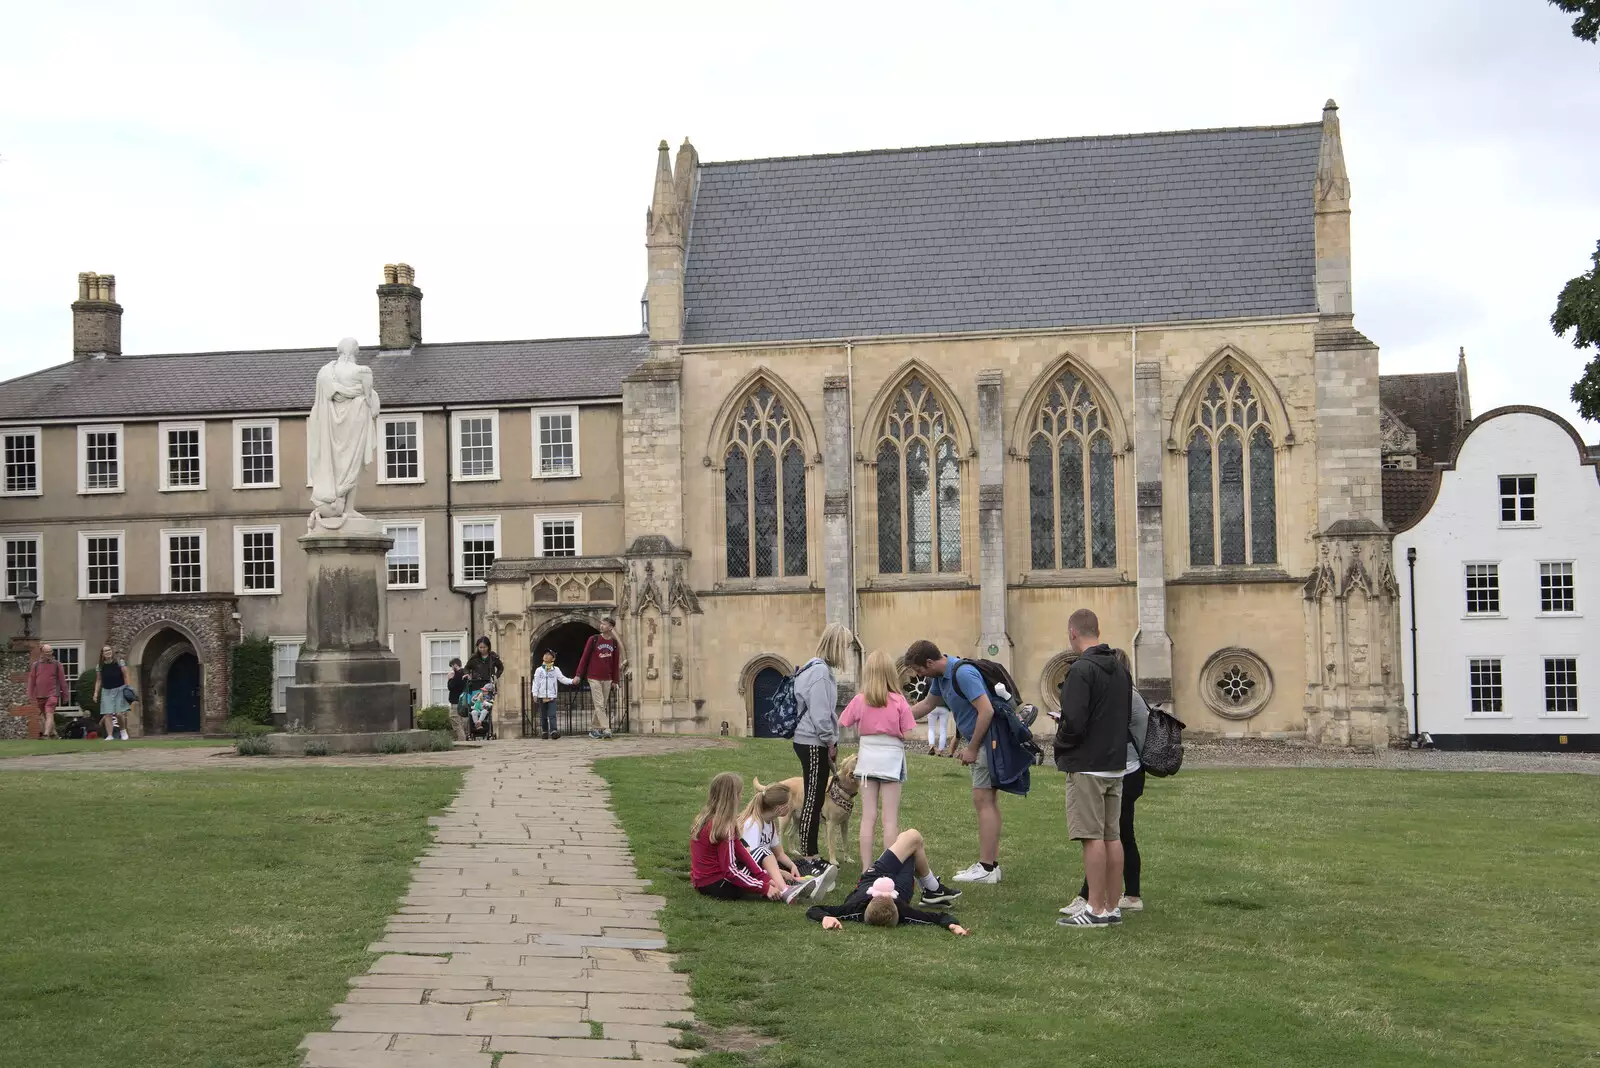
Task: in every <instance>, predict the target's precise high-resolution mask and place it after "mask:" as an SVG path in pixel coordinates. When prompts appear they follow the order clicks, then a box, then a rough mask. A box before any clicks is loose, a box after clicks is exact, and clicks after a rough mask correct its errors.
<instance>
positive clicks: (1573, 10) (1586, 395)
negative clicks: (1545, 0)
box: [1550, 0, 1600, 421]
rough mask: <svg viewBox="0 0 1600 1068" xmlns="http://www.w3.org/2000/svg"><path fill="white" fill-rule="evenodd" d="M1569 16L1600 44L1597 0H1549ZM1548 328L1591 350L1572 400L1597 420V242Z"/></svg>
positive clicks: (1579, 33)
mask: <svg viewBox="0 0 1600 1068" xmlns="http://www.w3.org/2000/svg"><path fill="white" fill-rule="evenodd" d="M1550 3H1551V4H1553V5H1554V6H1556V7H1557V8H1560V9H1561V10H1562V11H1565V12H1566V13H1567V14H1569V15H1576V16H1578V17H1577V18H1575V19H1573V20H1572V36H1574V37H1576V38H1577V39H1578V40H1580V41H1588V42H1589V43H1590V44H1597V43H1600V0H1550ZM1550 329H1552V330H1554V331H1555V332H1556V336H1557V337H1565V336H1566V333H1567V331H1568V330H1571V331H1572V347H1573V348H1575V349H1580V350H1583V349H1593V350H1595V353H1596V355H1595V356H1593V357H1592V358H1591V359H1590V360H1589V362H1588V364H1586V365H1585V366H1584V368H1583V374H1582V375H1581V376H1579V378H1578V381H1577V382H1575V383H1573V385H1572V402H1573V403H1574V404H1576V405H1577V406H1578V414H1579V415H1581V416H1583V417H1584V418H1585V419H1594V420H1597V421H1600V242H1596V243H1595V249H1594V269H1593V270H1591V271H1589V272H1588V273H1587V274H1580V275H1579V276H1578V277H1576V278H1574V279H1572V280H1571V281H1569V282H1568V283H1567V284H1566V285H1565V286H1563V287H1562V288H1561V295H1560V296H1559V297H1557V298H1556V310H1555V312H1554V313H1553V314H1552V315H1551V316H1550Z"/></svg>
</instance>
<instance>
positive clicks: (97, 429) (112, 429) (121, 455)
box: [78, 423, 128, 495]
mask: <svg viewBox="0 0 1600 1068" xmlns="http://www.w3.org/2000/svg"><path fill="white" fill-rule="evenodd" d="M90 434H115V435H116V436H117V484H116V485H115V486H102V487H98V488H95V489H90V488H89V470H88V468H89V435H90ZM127 483H128V436H127V435H126V434H124V433H123V432H122V424H121V423H95V424H92V425H91V424H85V425H83V426H80V427H78V492H79V493H81V494H85V495H90V494H100V493H121V492H122V491H123V489H124V487H126V486H127Z"/></svg>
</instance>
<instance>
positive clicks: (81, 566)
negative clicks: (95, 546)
mask: <svg viewBox="0 0 1600 1068" xmlns="http://www.w3.org/2000/svg"><path fill="white" fill-rule="evenodd" d="M90 538H116V539H117V592H116V593H90V592H89V539H90ZM127 592H128V533H127V531H125V530H80V531H78V600H80V601H109V600H110V599H111V598H113V597H121V596H122V595H124V594H126V593H127Z"/></svg>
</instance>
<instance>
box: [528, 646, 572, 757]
mask: <svg viewBox="0 0 1600 1068" xmlns="http://www.w3.org/2000/svg"><path fill="white" fill-rule="evenodd" d="M542 659H543V661H544V662H543V663H542V664H540V665H539V666H538V667H536V668H534V669H533V707H534V711H535V713H536V714H537V715H538V717H539V737H541V738H544V739H546V740H550V741H553V740H554V739H557V738H560V737H561V732H560V731H558V730H556V694H558V693H559V692H560V690H559V689H558V687H560V686H572V685H574V683H573V681H572V680H571V679H569V678H567V677H566V676H565V675H563V674H561V669H560V668H558V667H556V654H555V653H554V652H553V651H552V650H550V649H546V650H545V651H544V656H543V658H542Z"/></svg>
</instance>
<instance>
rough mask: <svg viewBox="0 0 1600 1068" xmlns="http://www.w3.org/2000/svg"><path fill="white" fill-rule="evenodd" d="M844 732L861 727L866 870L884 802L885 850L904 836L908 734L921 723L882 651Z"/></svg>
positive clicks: (871, 661)
mask: <svg viewBox="0 0 1600 1068" xmlns="http://www.w3.org/2000/svg"><path fill="white" fill-rule="evenodd" d="M839 725H840V726H841V727H856V728H858V729H859V730H860V732H861V749H860V751H859V752H858V753H857V754H856V779H857V781H859V782H860V783H861V800H862V801H863V805H862V808H861V870H862V871H866V870H867V868H868V867H870V866H871V861H872V856H873V852H872V841H873V838H874V834H873V832H874V829H875V828H874V821H875V820H876V818H877V809H878V806H879V802H880V799H881V802H882V806H883V844H884V846H885V848H887V847H888V846H890V845H893V844H894V840H895V839H896V838H898V837H900V786H901V784H902V783H904V782H905V781H906V742H905V739H906V735H908V734H910V733H911V730H912V728H913V727H915V726H916V725H917V721H916V720H914V719H912V718H911V705H910V703H909V702H908V701H907V700H906V699H905V695H904V694H902V693H901V692H900V673H899V672H898V671H897V670H895V666H894V661H893V660H891V659H889V654H888V653H886V652H884V651H883V650H882V649H874V650H872V652H871V653H870V654H869V655H868V656H867V663H866V667H864V668H863V669H862V672H861V692H860V693H858V694H856V695H855V696H854V697H852V698H851V699H850V703H849V704H848V705H846V706H845V709H844V715H842V716H840V717H839Z"/></svg>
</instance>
